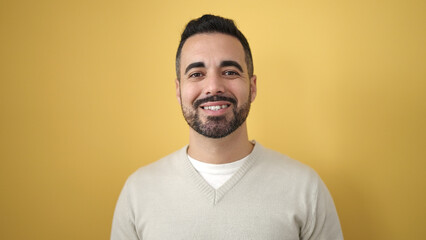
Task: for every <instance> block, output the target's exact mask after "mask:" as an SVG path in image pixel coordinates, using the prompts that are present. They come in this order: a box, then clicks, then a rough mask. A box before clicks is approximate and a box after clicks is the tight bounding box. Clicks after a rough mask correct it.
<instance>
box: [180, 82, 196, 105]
mask: <svg viewBox="0 0 426 240" xmlns="http://www.w3.org/2000/svg"><path fill="white" fill-rule="evenodd" d="M197 97H198V92H197V91H196V89H195V88H193V87H189V86H185V87H183V88H182V89H181V99H182V102H183V103H185V104H191V105H192V103H193V102H194V101H195V100H196V99H197Z"/></svg>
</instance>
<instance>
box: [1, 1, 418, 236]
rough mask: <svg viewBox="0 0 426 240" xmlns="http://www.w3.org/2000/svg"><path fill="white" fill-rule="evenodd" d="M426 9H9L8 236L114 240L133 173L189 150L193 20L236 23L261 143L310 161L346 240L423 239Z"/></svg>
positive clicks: (5, 113)
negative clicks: (185, 104)
mask: <svg viewBox="0 0 426 240" xmlns="http://www.w3.org/2000/svg"><path fill="white" fill-rule="evenodd" d="M425 12H426V2H425V1H402V0H401V1H384V0H383V1H371V0H370V1H337V0H336V1H315V0H310V1H288V0H283V1H250V0H244V1H229V0H227V1H225V0H217V1H203V0H197V1H195V0H191V1H185V2H183V1H182V2H181V1H149V2H148V1H112V0H108V1H101V0H98V1H86V0H84V1H71V0H70V1H53V0H52V1H46V0H42V1H1V2H0V36H1V37H0V61H1V62H0V78H1V82H0V84H1V85H0V106H1V119H0V121H1V129H0V134H1V135H0V144H1V145H0V150H1V152H0V154H1V155H0V158H1V167H0V180H1V185H0V186H1V189H0V192H1V198H0V239H42V240H47V239H55V240H56V239H62V240H67V239H79V240H83V239H91V240H92V239H108V238H109V233H110V227H111V219H112V215H113V210H114V206H115V202H116V199H117V197H118V194H119V192H120V190H121V187H122V185H123V183H124V181H125V179H126V177H127V176H128V175H129V174H131V173H132V172H133V171H135V170H136V169H137V168H138V167H140V166H142V165H145V164H148V163H150V162H152V161H155V160H157V159H158V158H160V157H162V156H164V155H166V154H168V153H170V152H172V151H174V150H176V149H178V148H180V147H182V146H183V145H185V144H186V143H187V141H188V136H187V135H188V128H187V126H186V123H185V122H184V120H183V118H182V116H181V112H180V109H179V106H178V104H177V101H176V99H175V92H174V82H173V80H174V78H175V73H174V55H175V51H176V48H177V45H178V41H179V35H180V33H181V31H182V30H183V27H184V25H185V24H186V22H187V21H188V20H190V19H192V18H196V17H199V16H200V15H201V14H203V13H214V14H219V15H223V16H225V17H229V18H233V19H235V20H236V22H237V25H238V26H239V27H240V28H241V30H242V31H243V32H244V33H245V35H246V36H247V38H248V40H249V42H250V44H251V47H252V51H253V55H254V66H255V73H256V74H257V75H258V96H257V99H256V101H255V103H254V104H253V107H252V111H251V115H250V117H249V120H248V121H249V122H248V123H249V134H250V138H253V139H256V140H257V141H259V142H261V143H262V144H263V145H265V146H267V147H270V148H273V149H275V150H278V151H280V152H282V153H285V154H287V155H289V156H291V157H293V158H295V159H298V160H300V161H302V162H304V163H306V164H309V165H310V166H312V167H313V168H314V169H316V170H317V172H318V173H319V174H320V175H321V176H322V178H323V179H324V181H325V182H326V184H327V185H328V187H329V189H330V191H331V193H332V195H333V197H334V200H335V203H336V206H337V210H338V212H339V215H340V219H341V223H342V227H343V232H344V235H345V239H348V240H359V239H363V240H365V239H371V240H373V239H374V240H378V239H379V240H382V239H383V240H393V239H395V240H396V239H423V238H424V236H425V235H426V228H425V220H424V217H425V215H426V209H425V197H426V190H425V189H426V186H425V182H426V181H425V180H426V178H425V173H426V171H425V170H426V163H425V160H426V151H425V149H426V141H425V135H426V129H425V122H426V97H425V92H426V71H425V69H426V47H425V43H426V25H425V23H426V14H425Z"/></svg>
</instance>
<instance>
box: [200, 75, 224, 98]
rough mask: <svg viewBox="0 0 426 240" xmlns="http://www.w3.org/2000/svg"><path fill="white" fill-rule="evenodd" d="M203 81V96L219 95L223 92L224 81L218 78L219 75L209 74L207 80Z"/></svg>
mask: <svg viewBox="0 0 426 240" xmlns="http://www.w3.org/2000/svg"><path fill="white" fill-rule="evenodd" d="M204 81H205V84H206V85H205V88H204V89H205V90H204V91H205V92H204V93H205V94H206V95H212V96H214V95H220V94H223V93H224V92H225V89H226V88H225V82H224V79H222V78H221V77H220V75H219V74H216V73H214V74H210V75H209V76H208V77H207V78H205V79H204Z"/></svg>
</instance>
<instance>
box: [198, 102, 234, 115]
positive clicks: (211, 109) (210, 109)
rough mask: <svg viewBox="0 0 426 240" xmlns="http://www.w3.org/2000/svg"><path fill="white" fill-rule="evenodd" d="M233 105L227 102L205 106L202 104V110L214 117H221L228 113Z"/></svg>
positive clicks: (208, 103) (206, 104) (209, 103)
mask: <svg viewBox="0 0 426 240" xmlns="http://www.w3.org/2000/svg"><path fill="white" fill-rule="evenodd" d="M231 105H232V104H231V103H230V102H227V101H217V102H207V103H205V104H201V105H200V108H201V109H203V110H204V111H205V112H207V113H209V114H213V115H221V114H224V113H225V112H227V110H228V109H229V107H230V106H231Z"/></svg>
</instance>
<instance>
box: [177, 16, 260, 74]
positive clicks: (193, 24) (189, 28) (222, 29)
mask: <svg viewBox="0 0 426 240" xmlns="http://www.w3.org/2000/svg"><path fill="white" fill-rule="evenodd" d="M199 33H223V34H227V35H231V36H233V37H236V38H237V39H238V40H239V41H240V43H241V45H243V49H244V53H245V60H246V64H247V69H248V74H249V77H252V76H253V58H252V55H251V50H250V46H249V43H248V41H247V39H246V37H244V34H243V33H242V32H240V30H238V28H237V26H236V25H235V23H234V21H233V20H231V19H227V18H223V17H220V16H214V15H210V14H206V15H203V16H202V17H200V18H197V19H193V20H191V21H190V22H189V23H188V24H187V25H186V27H185V30H184V31H183V33H182V35H181V38H180V43H179V47H178V49H177V52H176V76H177V78H178V79H179V80H180V55H181V52H182V47H183V45H184V44H185V41H186V40H187V39H188V38H189V37H191V36H193V35H195V34H199Z"/></svg>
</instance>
